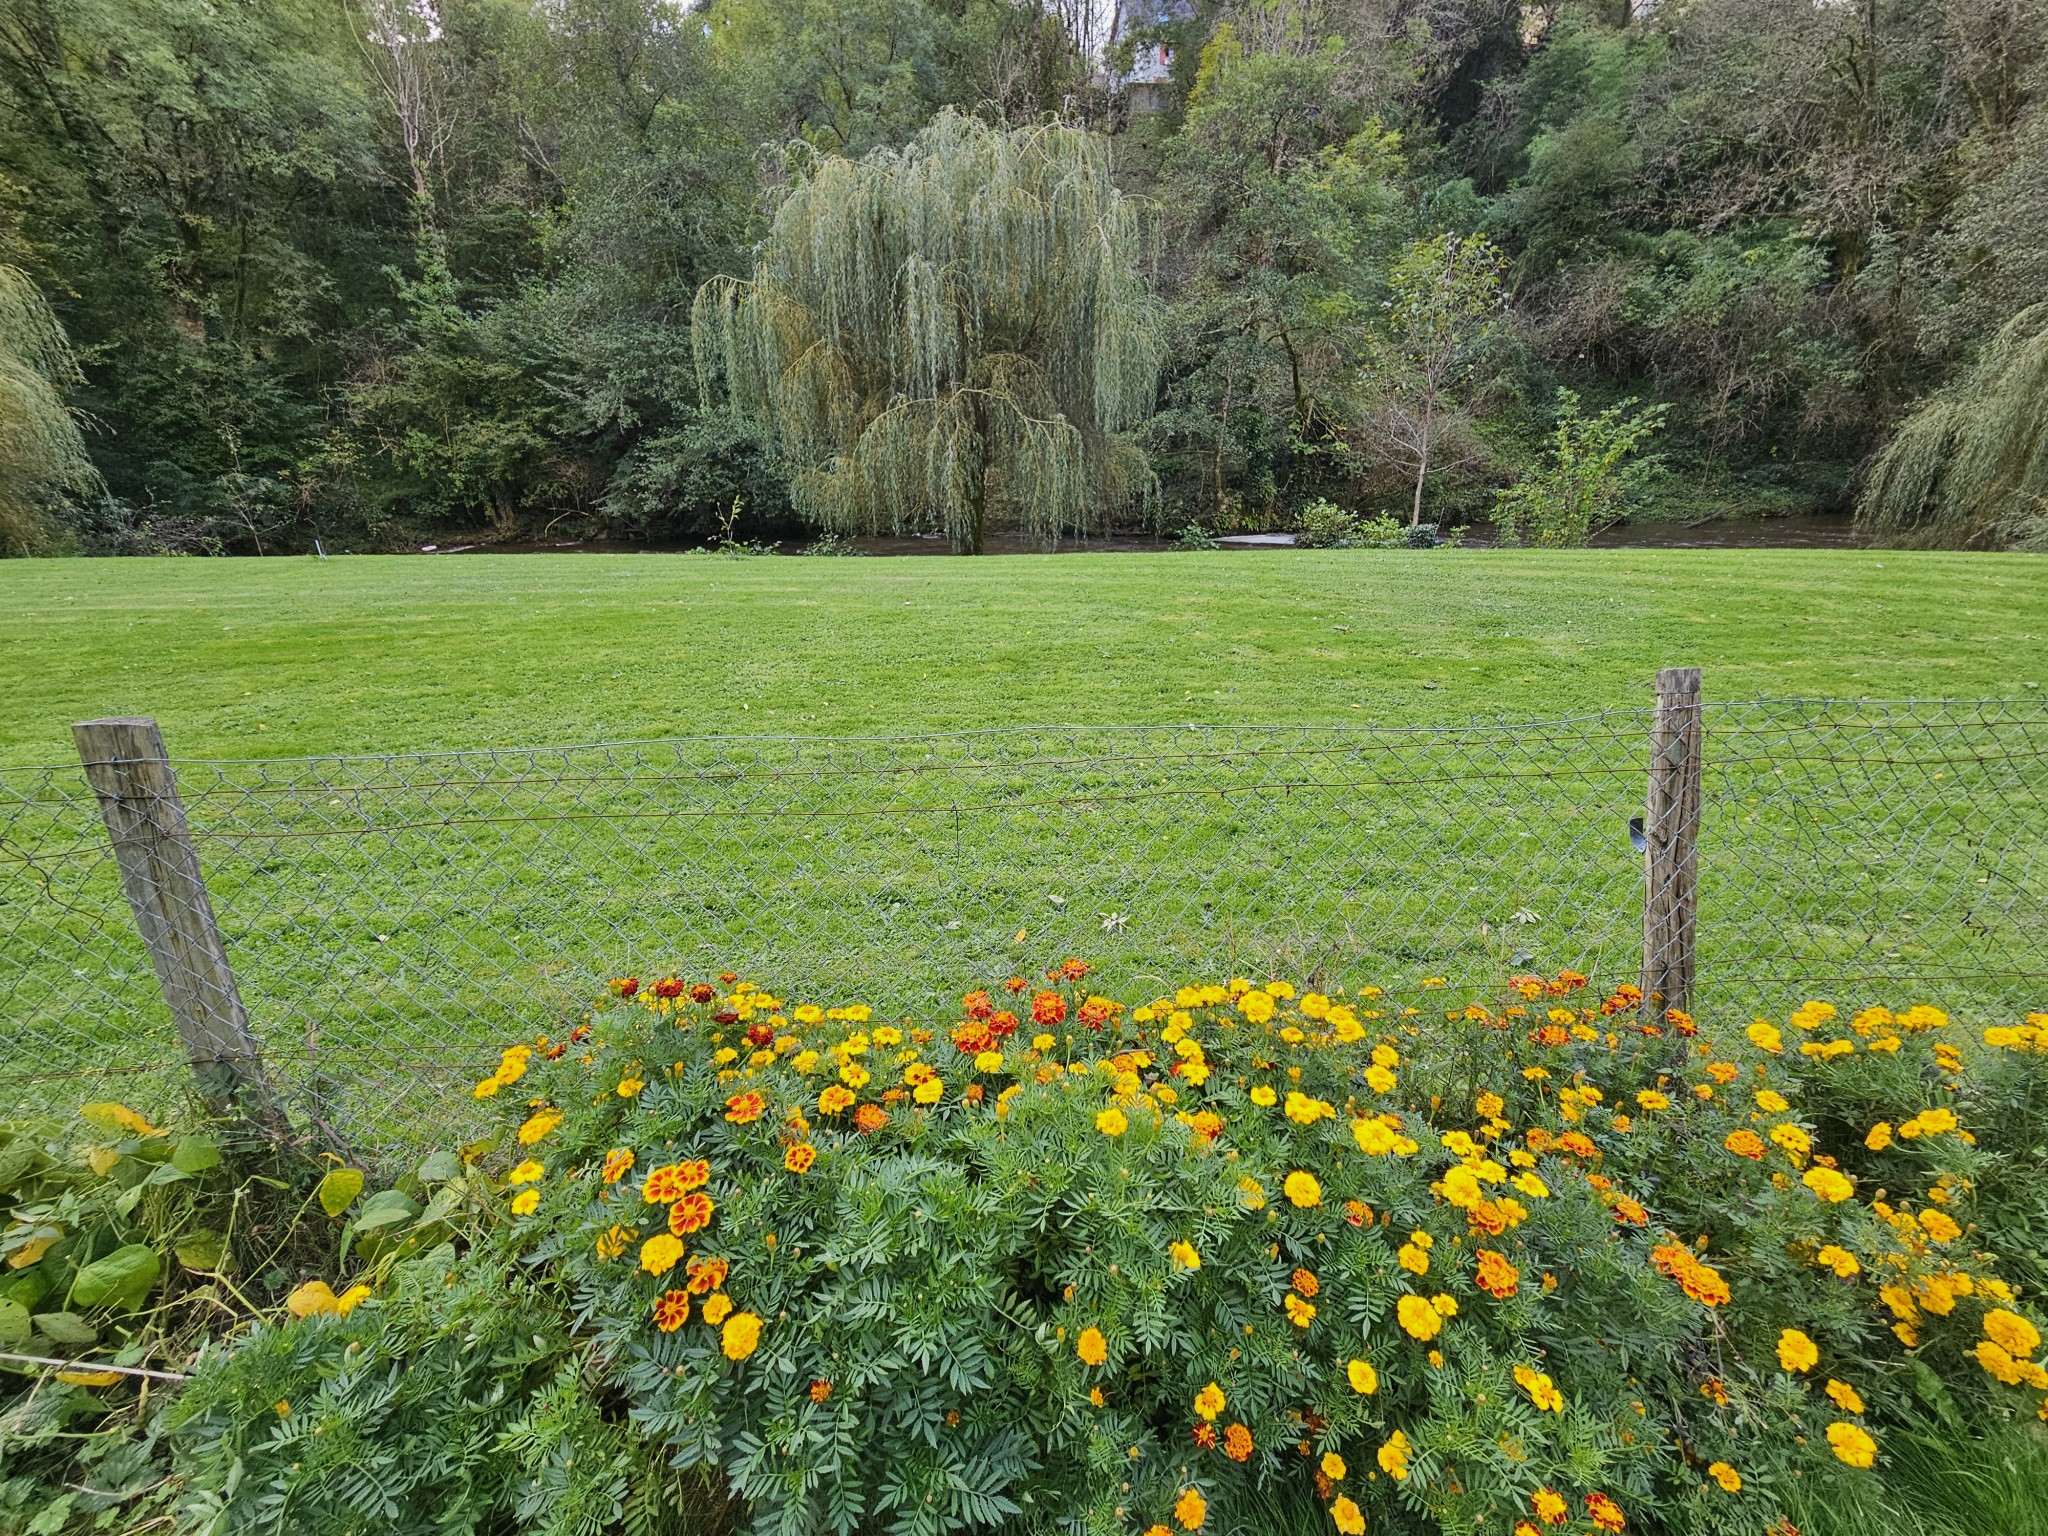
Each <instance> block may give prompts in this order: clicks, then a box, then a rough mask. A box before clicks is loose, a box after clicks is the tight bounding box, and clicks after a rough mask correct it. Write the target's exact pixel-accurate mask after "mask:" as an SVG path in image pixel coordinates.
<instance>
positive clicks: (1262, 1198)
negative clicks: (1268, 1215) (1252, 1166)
mask: <svg viewBox="0 0 2048 1536" xmlns="http://www.w3.org/2000/svg"><path fill="white" fill-rule="evenodd" d="M1237 1192H1238V1199H1239V1203H1240V1204H1242V1205H1243V1206H1244V1208H1245V1209H1246V1210H1248V1211H1263V1210H1264V1209H1265V1208H1266V1191H1265V1187H1264V1186H1263V1185H1261V1184H1260V1183H1259V1181H1258V1180H1257V1179H1254V1178H1242V1179H1239V1180H1238V1181H1237Z"/></svg>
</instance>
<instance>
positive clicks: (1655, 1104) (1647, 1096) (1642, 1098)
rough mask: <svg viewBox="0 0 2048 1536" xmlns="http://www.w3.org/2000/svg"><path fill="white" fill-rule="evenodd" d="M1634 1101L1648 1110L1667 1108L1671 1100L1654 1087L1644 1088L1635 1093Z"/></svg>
mask: <svg viewBox="0 0 2048 1536" xmlns="http://www.w3.org/2000/svg"><path fill="white" fill-rule="evenodd" d="M1636 1103H1637V1104H1639V1105H1641V1106H1642V1107H1643V1108H1644V1109H1650V1110H1657V1109H1669V1108H1670V1107H1671V1101H1670V1100H1669V1099H1668V1098H1666V1097H1665V1096H1664V1095H1663V1094H1661V1093H1659V1092H1657V1090H1656V1089H1654V1088H1645V1089H1644V1090H1643V1091H1642V1092H1641V1093H1639V1094H1637V1095H1636Z"/></svg>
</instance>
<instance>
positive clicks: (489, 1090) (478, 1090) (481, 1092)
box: [470, 1077, 505, 1099]
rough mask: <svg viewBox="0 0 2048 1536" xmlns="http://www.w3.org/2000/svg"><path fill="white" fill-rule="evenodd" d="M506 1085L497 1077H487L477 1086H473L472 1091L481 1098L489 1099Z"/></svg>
mask: <svg viewBox="0 0 2048 1536" xmlns="http://www.w3.org/2000/svg"><path fill="white" fill-rule="evenodd" d="M504 1086H505V1085H504V1084H503V1083H501V1082H500V1081H498V1079H497V1078H496V1077H487V1078H485V1079H484V1080H483V1081H482V1082H480V1083H478V1084H477V1085H476V1087H474V1088H472V1089H471V1090H470V1092H471V1093H472V1094H473V1095H475V1096H476V1097H477V1098H479V1099H488V1098H490V1097H492V1096H493V1095H494V1094H496V1093H497V1091H498V1090H499V1089H500V1088H502V1087H504Z"/></svg>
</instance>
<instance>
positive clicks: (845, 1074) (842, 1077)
mask: <svg viewBox="0 0 2048 1536" xmlns="http://www.w3.org/2000/svg"><path fill="white" fill-rule="evenodd" d="M839 1081H841V1082H842V1083H844V1084H846V1086H847V1087H849V1088H865V1087H867V1085H868V1081H869V1078H868V1069H867V1068H866V1067H864V1066H862V1065H861V1064H860V1063H859V1062H857V1061H849V1062H848V1063H847V1064H846V1065H845V1066H843V1067H841V1068H840V1069H839Z"/></svg>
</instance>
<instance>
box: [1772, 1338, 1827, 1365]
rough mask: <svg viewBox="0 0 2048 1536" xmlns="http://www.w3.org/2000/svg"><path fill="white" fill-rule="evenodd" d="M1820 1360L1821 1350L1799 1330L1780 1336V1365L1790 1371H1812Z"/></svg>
mask: <svg viewBox="0 0 2048 1536" xmlns="http://www.w3.org/2000/svg"><path fill="white" fill-rule="evenodd" d="M1818 1359H1820V1349H1819V1347H1818V1346H1816V1345H1815V1344H1814V1342H1813V1340H1812V1339H1809V1338H1808V1337H1807V1336H1806V1335H1805V1334H1803V1333H1801V1332H1800V1331H1799V1330H1798V1329H1797V1328H1787V1329H1786V1330H1785V1331H1784V1332H1783V1333H1781V1334H1779V1335H1778V1364H1779V1365H1781V1366H1783V1367H1784V1368H1785V1369H1786V1370H1788V1371H1810V1370H1812V1369H1813V1364H1814V1362H1815V1361H1816V1360H1818Z"/></svg>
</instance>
